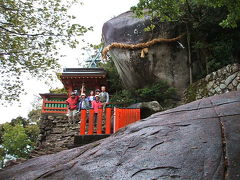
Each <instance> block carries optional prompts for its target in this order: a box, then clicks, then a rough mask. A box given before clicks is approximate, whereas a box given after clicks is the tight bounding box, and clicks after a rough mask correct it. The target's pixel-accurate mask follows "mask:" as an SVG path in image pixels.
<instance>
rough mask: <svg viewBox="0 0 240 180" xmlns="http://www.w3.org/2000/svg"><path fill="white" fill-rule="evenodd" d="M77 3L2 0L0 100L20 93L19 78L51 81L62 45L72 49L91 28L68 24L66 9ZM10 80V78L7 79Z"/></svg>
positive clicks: (0, 22)
mask: <svg viewBox="0 0 240 180" xmlns="http://www.w3.org/2000/svg"><path fill="white" fill-rule="evenodd" d="M76 3H78V1H77V0H69V1H64V0H45V1H43V0H24V1H22V0H8V1H6V0H4V1H1V2H0V15H1V21H0V33H1V37H0V42H1V43H0V74H1V76H0V79H1V80H0V82H1V87H0V99H1V100H6V101H14V100H18V99H19V95H20V94H23V93H24V89H23V75H27V76H28V77H29V75H31V76H33V77H37V78H45V79H46V78H51V77H52V74H51V73H50V71H51V70H52V69H57V68H58V67H59V65H58V59H57V57H58V52H59V48H60V46H62V45H68V46H70V47H71V48H75V47H76V45H77V44H79V41H78V39H77V37H79V36H82V35H84V34H85V33H86V32H87V31H89V30H92V28H91V27H90V28H87V27H84V26H82V25H80V24H74V23H72V22H73V21H72V19H75V17H74V16H72V15H71V14H69V12H68V10H69V8H70V7H71V6H72V5H73V4H76ZM10 77H11V79H10Z"/></svg>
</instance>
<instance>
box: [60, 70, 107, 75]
mask: <svg viewBox="0 0 240 180" xmlns="http://www.w3.org/2000/svg"><path fill="white" fill-rule="evenodd" d="M61 76H104V77H105V76H106V71H105V70H104V69H102V68H64V69H63V72H62V74H61Z"/></svg>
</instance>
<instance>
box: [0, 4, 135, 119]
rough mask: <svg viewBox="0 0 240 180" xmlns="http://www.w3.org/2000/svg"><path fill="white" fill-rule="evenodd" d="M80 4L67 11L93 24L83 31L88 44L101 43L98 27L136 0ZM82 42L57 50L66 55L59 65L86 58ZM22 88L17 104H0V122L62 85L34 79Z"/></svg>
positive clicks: (23, 112)
mask: <svg viewBox="0 0 240 180" xmlns="http://www.w3.org/2000/svg"><path fill="white" fill-rule="evenodd" d="M82 2H83V3H84V5H82V6H81V5H75V6H73V7H72V8H71V9H70V13H71V14H73V15H74V16H76V19H75V22H76V23H79V24H81V25H84V26H88V27H89V26H93V29H94V31H93V32H88V33H87V34H85V36H84V39H85V41H86V42H89V43H91V44H99V43H100V42H101V34H102V26H103V24H104V23H105V22H106V21H108V20H110V19H111V18H113V17H115V16H118V15H119V14H121V13H124V12H126V11H128V10H129V9H130V7H131V6H133V5H136V4H137V3H138V0H101V1H100V0H83V1H82ZM82 46H85V44H79V46H78V47H77V48H76V49H70V48H68V47H62V48H61V52H63V53H64V54H65V55H66V56H65V57H62V58H60V59H59V63H60V65H61V66H62V68H66V67H69V68H70V67H79V62H81V61H84V60H85V59H86V57H84V56H82V55H81V54H82V52H83V51H82V50H81V47H82ZM24 87H25V89H26V92H27V95H22V96H21V97H20V103H21V104H19V103H14V104H12V105H9V104H6V107H5V106H2V105H1V106H0V112H1V117H0V124H2V123H5V122H9V121H11V119H13V118H16V117H18V116H22V117H27V114H28V112H29V111H31V110H32V108H33V105H32V103H33V102H34V101H36V100H37V99H39V97H40V96H39V93H48V92H49V89H51V88H62V84H61V82H60V81H58V82H54V83H52V84H51V86H50V85H47V84H45V83H44V82H42V81H39V80H37V79H30V80H25V81H24Z"/></svg>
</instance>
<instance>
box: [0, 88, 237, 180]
mask: <svg viewBox="0 0 240 180" xmlns="http://www.w3.org/2000/svg"><path fill="white" fill-rule="evenodd" d="M239 130H240V92H239V91H235V92H231V93H226V94H223V95H219V96H213V97H211V98H205V99H202V100H198V101H195V102H192V103H190V104H186V105H183V106H179V107H177V108H175V109H172V110H168V111H165V112H160V113H156V114H154V115H152V116H151V117H149V118H146V119H143V120H141V121H139V122H137V123H134V124H131V125H129V126H127V127H126V128H124V129H121V130H120V131H118V132H117V133H116V134H113V135H112V136H110V137H109V138H106V139H104V140H100V141H97V142H94V143H92V144H89V145H85V146H82V147H78V148H74V149H71V150H65V151H62V152H59V153H57V154H51V155H45V156H41V157H38V158H34V159H30V160H28V161H26V162H24V163H22V164H19V165H15V166H13V167H11V168H6V169H4V170H2V171H0V177H1V179H2V180H5V179H24V180H26V179H51V180H52V179H71V180H75V179H76V180H77V179H83V180H88V179H89V180H90V179H91V180H92V179H99V180H100V179H104V180H107V179H133V180H139V179H194V180H198V179H199V180H200V179H229V180H235V179H239V178H240V156H239V154H240V143H239V142H240V131H239Z"/></svg>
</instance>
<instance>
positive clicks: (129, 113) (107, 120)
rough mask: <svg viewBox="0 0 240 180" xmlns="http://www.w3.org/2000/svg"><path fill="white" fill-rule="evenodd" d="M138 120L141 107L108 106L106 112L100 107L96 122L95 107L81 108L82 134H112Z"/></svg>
mask: <svg viewBox="0 0 240 180" xmlns="http://www.w3.org/2000/svg"><path fill="white" fill-rule="evenodd" d="M138 120H140V109H129V108H114V109H113V108H106V110H105V112H103V109H99V112H98V115H97V120H96V122H94V111H93V109H90V110H89V111H87V110H81V114H80V121H81V122H80V135H86V134H88V135H92V134H111V133H113V132H116V131H118V130H119V129H120V128H122V127H125V126H127V125H128V124H131V123H133V122H136V121H138Z"/></svg>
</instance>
